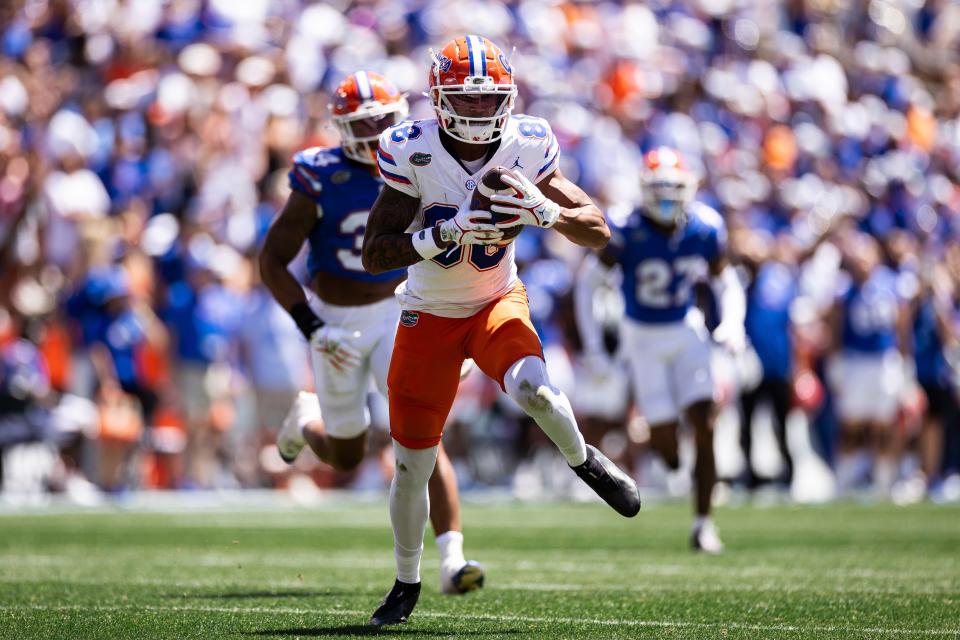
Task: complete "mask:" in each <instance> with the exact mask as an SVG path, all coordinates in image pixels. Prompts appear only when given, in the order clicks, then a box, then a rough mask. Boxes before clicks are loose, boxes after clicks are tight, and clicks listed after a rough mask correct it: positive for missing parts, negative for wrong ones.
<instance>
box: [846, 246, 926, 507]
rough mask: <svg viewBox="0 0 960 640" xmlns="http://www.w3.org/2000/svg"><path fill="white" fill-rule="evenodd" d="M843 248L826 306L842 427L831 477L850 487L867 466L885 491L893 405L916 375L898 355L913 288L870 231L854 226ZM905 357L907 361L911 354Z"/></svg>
mask: <svg viewBox="0 0 960 640" xmlns="http://www.w3.org/2000/svg"><path fill="white" fill-rule="evenodd" d="M843 253H844V262H845V273H844V274H843V276H844V277H843V279H842V280H841V282H840V286H839V288H838V293H837V298H836V302H835V304H834V306H833V309H832V311H831V324H832V328H833V332H834V345H835V352H836V358H835V359H834V360H833V361H832V362H831V367H830V371H829V372H828V378H829V381H830V383H831V385H832V386H833V388H834V393H836V396H837V413H838V415H839V418H840V428H841V433H840V448H839V453H840V457H839V459H838V460H837V485H838V490H839V492H840V493H844V492H846V491H848V490H850V489H852V488H855V487H856V486H857V485H858V484H860V483H861V482H862V481H863V480H864V479H865V477H866V476H867V475H868V474H869V472H870V469H871V466H872V468H873V484H874V487H875V488H876V489H877V490H879V491H880V492H882V493H884V494H887V493H889V491H890V489H891V488H892V486H893V483H894V481H895V480H896V477H897V453H898V440H897V438H898V435H897V433H896V427H895V422H896V418H897V410H898V409H899V408H900V402H901V398H902V395H903V390H904V388H905V386H906V384H907V381H908V379H909V378H911V377H915V373H906V372H905V364H904V362H905V361H904V358H903V354H904V353H908V351H906V349H908V345H909V337H908V336H909V330H910V327H909V324H910V320H909V312H908V308H907V303H906V300H908V299H909V298H910V297H912V293H911V292H909V291H904V290H903V288H902V287H901V286H900V285H903V284H905V283H906V282H907V281H906V280H905V279H903V278H898V277H897V273H896V272H895V271H893V270H892V269H890V268H889V267H887V266H886V265H884V264H883V262H882V255H881V251H880V245H879V244H878V243H877V241H876V240H875V239H874V238H873V237H871V236H868V235H867V234H864V233H854V234H853V235H851V236H850V237H848V238H847V240H846V242H845V243H844V247H843ZM909 363H910V366H911V368H912V366H913V360H912V358H910V359H909ZM905 374H906V375H905Z"/></svg>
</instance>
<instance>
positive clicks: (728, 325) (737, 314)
mask: <svg viewBox="0 0 960 640" xmlns="http://www.w3.org/2000/svg"><path fill="white" fill-rule="evenodd" d="M710 284H711V285H712V286H711V288H712V289H713V295H714V296H715V297H716V299H717V306H718V307H719V310H720V326H718V327H717V329H720V327H723V328H724V329H723V331H721V333H724V332H726V333H730V334H732V333H736V334H738V335H741V334H742V333H743V332H744V328H743V323H744V320H746V317H747V297H746V294H745V293H744V291H743V285H742V284H741V283H740V277H739V276H737V271H736V269H734V268H733V267H732V266H730V265H729V264H728V265H727V266H726V267H724V268H723V271H721V272H720V273H719V274H718V275H716V276H714V278H713V280H712V281H711V283H710Z"/></svg>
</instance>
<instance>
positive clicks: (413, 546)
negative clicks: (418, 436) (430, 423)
mask: <svg viewBox="0 0 960 640" xmlns="http://www.w3.org/2000/svg"><path fill="white" fill-rule="evenodd" d="M438 448H439V446H435V447H430V448H429V449H408V448H406V447H404V446H403V445H401V444H400V443H398V442H397V441H396V440H394V441H393V451H394V454H395V456H396V471H395V472H394V474H393V482H392V483H391V484H390V522H391V524H392V525H393V553H394V557H395V558H396V560H397V579H398V580H400V582H406V583H408V584H414V583H417V582H420V556H421V554H422V553H423V531H424V529H425V528H426V526H427V518H428V516H429V514H430V496H429V494H428V493H427V481H428V480H430V475H431V474H432V473H433V467H434V465H435V464H436V461H437V450H438Z"/></svg>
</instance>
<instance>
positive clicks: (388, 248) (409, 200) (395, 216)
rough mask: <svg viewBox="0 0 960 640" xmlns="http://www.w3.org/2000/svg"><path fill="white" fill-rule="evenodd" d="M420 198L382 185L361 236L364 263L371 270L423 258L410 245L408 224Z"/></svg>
mask: <svg viewBox="0 0 960 640" xmlns="http://www.w3.org/2000/svg"><path fill="white" fill-rule="evenodd" d="M419 208H420V201H419V200H417V199H416V198H413V197H411V196H408V195H406V194H404V193H401V192H399V191H397V190H396V189H392V188H390V187H384V188H383V190H382V191H381V192H380V197H378V198H377V201H376V202H375V203H374V204H373V209H371V210H370V216H369V217H368V218H367V230H366V232H365V233H364V236H363V266H364V268H365V269H366V270H367V271H369V272H370V273H383V272H384V271H391V270H393V269H402V268H403V267H409V266H410V265H412V264H416V263H417V262H420V261H421V260H423V256H421V255H420V254H419V253H417V250H416V249H414V247H413V240H412V239H411V237H410V234H408V233H406V231H407V227H409V226H410V223H411V222H413V218H414V216H416V215H417V211H418V209H419Z"/></svg>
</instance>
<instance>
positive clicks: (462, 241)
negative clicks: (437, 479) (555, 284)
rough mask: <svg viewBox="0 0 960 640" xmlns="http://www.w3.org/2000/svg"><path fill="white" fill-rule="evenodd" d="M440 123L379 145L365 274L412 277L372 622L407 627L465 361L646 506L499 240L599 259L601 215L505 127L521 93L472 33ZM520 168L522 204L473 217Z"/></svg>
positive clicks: (527, 135) (439, 61) (507, 200)
mask: <svg viewBox="0 0 960 640" xmlns="http://www.w3.org/2000/svg"><path fill="white" fill-rule="evenodd" d="M429 80H430V83H429V84H430V98H431V101H432V103H433V108H434V111H435V112H436V116H437V117H436V119H430V120H418V121H415V122H411V123H404V124H402V125H400V126H398V127H394V128H392V129H390V130H388V131H386V132H385V133H384V134H383V135H382V136H381V137H380V148H379V151H378V160H379V164H380V173H381V175H382V176H383V177H384V178H385V180H386V184H387V185H388V186H389V187H390V188H389V189H384V190H383V192H382V193H381V194H380V198H379V199H378V200H377V202H376V204H374V206H373V209H372V211H371V212H370V220H369V224H368V225H367V231H366V237H365V239H364V243H363V263H364V266H365V267H367V269H368V270H369V271H370V272H371V273H375V274H380V273H384V272H389V271H390V270H393V269H400V268H403V267H407V266H409V267H410V269H409V277H408V279H407V281H406V283H405V284H404V285H402V286H401V287H400V288H399V289H398V292H397V295H398V298H399V300H400V304H401V307H402V308H403V313H402V315H401V318H400V328H399V329H398V332H397V340H396V345H395V347H394V354H393V360H392V362H391V364H390V375H389V380H388V384H389V388H390V396H389V398H390V429H391V435H392V436H393V445H394V451H395V452H396V458H397V473H396V474H395V475H394V479H393V484H392V486H391V491H390V518H391V521H392V523H393V531H394V543H395V544H394V552H395V555H396V560H397V580H396V582H395V584H394V586H393V589H392V590H391V591H390V592H389V593H388V594H387V597H386V598H385V599H384V601H383V602H382V603H381V605H380V607H379V608H378V609H377V611H376V612H375V613H374V614H373V617H372V619H371V623H372V624H376V625H381V624H393V623H398V622H404V621H406V619H407V617H408V616H409V615H410V613H411V612H412V611H413V608H414V606H416V602H417V599H418V597H419V594H420V555H421V553H422V549H423V531H424V526H425V524H426V519H427V510H428V506H429V501H428V496H427V478H429V476H430V474H431V472H432V470H433V468H434V463H435V460H436V458H437V448H438V445H439V443H440V437H441V433H442V431H443V425H444V422H445V420H446V418H447V414H448V413H449V411H450V407H451V405H452V403H453V400H454V397H455V395H456V392H457V385H458V381H459V378H458V372H459V371H460V366H461V363H462V362H463V360H464V359H465V358H468V357H469V358H473V360H474V361H475V363H476V365H477V367H478V368H479V369H480V370H481V371H483V372H484V373H485V374H487V375H488V376H489V377H491V378H492V379H494V380H496V381H497V382H499V383H500V385H501V388H502V389H503V390H504V391H505V392H506V393H507V394H508V395H509V396H510V397H511V398H512V399H513V400H514V401H515V402H516V403H517V404H518V405H519V406H520V407H521V408H522V409H523V410H524V412H526V413H527V415H529V416H530V417H531V418H533V419H534V420H535V421H536V422H537V424H538V425H539V426H540V427H541V428H542V429H543V430H544V432H545V433H546V434H547V436H549V437H550V439H551V440H552V441H553V442H554V444H556V446H557V448H559V449H560V451H561V453H563V455H564V457H565V458H566V459H567V463H568V464H569V465H570V466H571V468H573V470H574V471H575V472H576V473H577V475H578V476H579V477H580V478H581V479H583V480H584V481H585V482H586V483H587V484H588V485H590V487H591V488H592V489H593V490H594V491H596V492H597V493H598V494H599V495H600V496H601V497H602V498H604V500H606V501H607V502H608V503H609V504H610V505H611V506H612V507H614V508H615V509H616V510H617V511H618V512H620V513H621V514H622V515H625V516H633V515H635V514H636V513H637V512H638V511H639V508H640V499H639V495H638V493H637V488H636V485H635V484H634V482H633V481H632V480H631V479H630V478H629V477H627V476H626V475H625V474H623V473H622V472H621V471H620V470H619V469H617V468H616V467H615V466H614V465H613V464H612V463H611V462H610V461H609V460H607V459H606V458H605V457H603V455H602V454H601V453H600V452H599V451H597V450H596V449H594V448H592V447H588V446H587V445H586V444H585V443H584V440H583V436H582V435H581V434H580V431H579V429H578V428H577V423H576V420H575V419H574V417H573V411H572V409H571V408H570V403H569V401H568V400H567V398H566V396H565V395H564V394H563V393H562V392H560V391H559V390H558V389H557V388H555V387H554V386H553V385H551V384H550V380H549V379H548V378H547V373H546V368H545V365H544V361H543V350H542V346H541V343H540V339H539V337H538V336H537V333H536V331H535V330H534V328H533V325H532V323H531V321H530V310H529V304H528V301H527V296H526V291H525V290H524V287H523V284H522V283H521V282H520V281H519V279H518V278H517V268H516V264H515V261H514V247H513V245H512V244H511V243H509V242H508V243H506V244H503V239H504V229H506V228H508V227H512V226H516V225H533V226H536V227H541V228H543V229H548V228H554V229H556V230H557V231H559V232H560V233H561V234H563V235H564V236H566V237H567V238H568V239H570V240H571V241H573V242H575V243H577V244H580V245H583V246H587V247H592V248H596V249H599V248H602V247H603V246H604V245H605V244H606V243H607V241H608V239H609V230H608V229H607V225H606V222H605V221H604V218H603V214H602V213H601V212H600V210H599V209H598V208H597V207H596V205H594V204H593V202H592V201H591V200H590V198H589V197H588V196H587V195H586V194H585V193H584V192H583V191H582V190H581V189H580V188H578V187H577V186H576V185H574V184H573V183H571V182H570V181H569V180H567V179H566V178H565V177H564V176H563V175H562V174H561V173H560V170H559V169H558V168H557V167H558V162H559V158H560V146H559V143H558V142H557V140H556V138H555V137H554V135H553V133H552V131H551V130H550V126H549V125H548V124H547V122H546V121H544V120H542V119H540V118H532V117H528V116H519V115H517V116H511V110H512V109H513V103H514V99H515V98H516V95H517V87H516V84H514V78H513V70H512V68H511V66H510V63H509V61H508V60H507V57H506V56H505V55H504V54H503V53H502V52H501V51H500V49H499V48H498V47H497V46H496V45H494V44H493V43H492V42H490V41H489V40H487V39H486V38H483V37H480V36H475V35H468V36H463V37H458V38H456V39H455V40H453V41H451V42H449V43H447V44H446V45H445V46H444V47H443V49H441V51H440V52H439V53H436V54H434V55H433V62H432V65H431V69H430V78H429ZM496 166H503V167H505V168H507V169H510V170H513V172H512V174H511V177H507V178H505V180H507V181H508V184H509V185H510V186H511V187H512V188H513V189H514V190H515V195H513V196H506V195H494V196H493V198H492V200H493V203H494V204H493V206H492V211H493V212H495V213H497V214H499V215H501V216H504V217H505V218H507V219H506V220H503V221H501V224H502V226H496V225H494V224H493V218H492V215H491V214H490V213H489V212H480V211H473V210H471V206H470V203H471V199H472V196H473V191H474V189H475V188H476V186H477V182H478V181H480V179H481V177H482V176H483V175H484V173H485V171H486V169H490V168H493V167H496Z"/></svg>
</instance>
